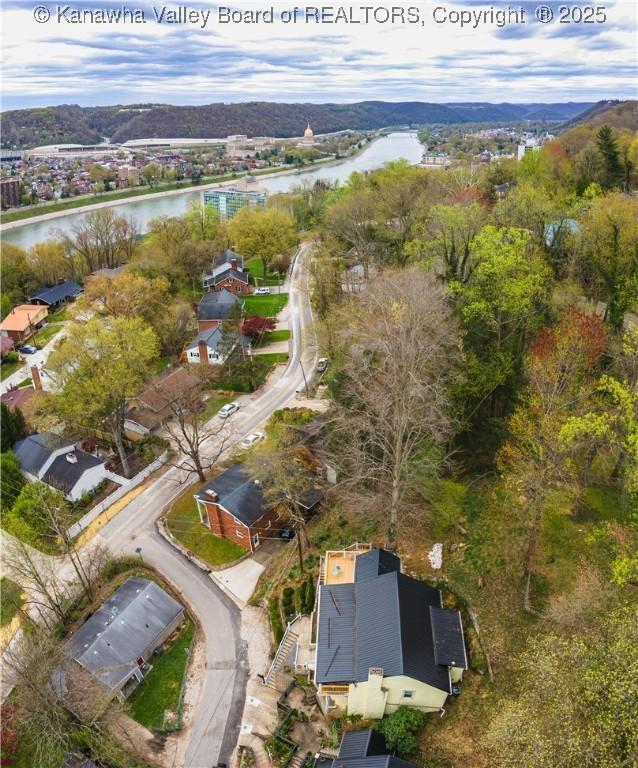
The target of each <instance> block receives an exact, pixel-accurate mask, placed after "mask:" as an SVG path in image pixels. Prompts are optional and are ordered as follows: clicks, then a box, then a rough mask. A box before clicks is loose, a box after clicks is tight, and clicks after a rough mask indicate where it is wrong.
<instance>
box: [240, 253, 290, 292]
mask: <svg viewBox="0 0 638 768" xmlns="http://www.w3.org/2000/svg"><path fill="white" fill-rule="evenodd" d="M246 269H247V270H248V271H249V272H250V276H251V277H252V278H253V280H254V282H255V283H256V284H257V285H270V286H273V285H274V286H277V285H279V284H280V282H282V280H281V279H280V277H279V275H278V274H277V273H276V272H269V273H268V274H267V275H266V279H265V280H264V265H263V262H262V260H261V259H260V258H259V257H258V256H256V257H255V258H254V259H248V261H247V262H246Z"/></svg>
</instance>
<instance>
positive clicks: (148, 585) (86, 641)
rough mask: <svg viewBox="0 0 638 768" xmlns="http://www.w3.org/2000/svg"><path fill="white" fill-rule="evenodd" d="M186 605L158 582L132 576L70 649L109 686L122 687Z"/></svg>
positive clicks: (92, 619) (75, 638)
mask: <svg viewBox="0 0 638 768" xmlns="http://www.w3.org/2000/svg"><path fill="white" fill-rule="evenodd" d="M183 610H184V609H183V608H182V606H181V605H180V604H179V603H178V602H177V601H176V600H174V599H173V598H172V597H171V596H170V595H169V594H167V593H166V592H165V591H164V590H163V589H162V588H161V587H159V586H158V585H157V584H155V582H153V581H149V580H148V579H142V578H133V579H129V580H128V581H126V582H125V583H124V584H122V586H121V587H120V588H119V589H118V590H117V591H116V592H114V593H113V595H111V597H110V598H109V599H108V600H106V601H105V602H104V603H102V605H101V606H100V607H99V608H98V609H97V611H95V613H94V614H93V615H92V616H91V617H90V618H89V619H88V620H87V621H85V622H84V624H83V625H82V626H81V627H80V628H79V629H78V631H77V632H76V633H75V635H74V636H73V637H72V638H71V640H70V641H69V643H68V645H67V647H66V653H67V655H68V656H70V657H71V658H73V659H75V660H76V661H77V662H78V663H79V664H81V665H82V666H83V667H84V668H85V669H87V670H88V671H89V672H91V673H92V674H93V675H95V677H97V678H98V679H99V680H100V681H101V682H102V683H104V684H105V685H106V686H107V687H108V688H110V689H111V690H114V689H118V688H119V687H120V686H121V685H122V684H123V683H124V682H125V681H126V680H127V679H128V677H129V676H130V674H131V672H132V671H133V670H134V669H135V668H136V667H137V659H138V658H140V657H141V656H142V654H143V653H144V651H145V650H146V649H147V648H148V647H149V646H150V645H152V643H153V642H154V641H155V640H156V638H158V637H159V636H160V635H161V634H162V632H164V631H165V630H166V629H167V627H168V626H169V625H170V624H171V623H172V622H173V621H174V620H175V619H176V618H177V616H179V614H180V613H182V611H183Z"/></svg>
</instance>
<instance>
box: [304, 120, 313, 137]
mask: <svg viewBox="0 0 638 768" xmlns="http://www.w3.org/2000/svg"><path fill="white" fill-rule="evenodd" d="M303 135H304V137H305V138H306V139H311V138H312V137H313V136H314V135H315V134H314V132H313V130H312V128H311V127H310V123H308V125H307V126H306V130H305V131H304V132H303Z"/></svg>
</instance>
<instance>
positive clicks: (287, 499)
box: [248, 447, 314, 573]
mask: <svg viewBox="0 0 638 768" xmlns="http://www.w3.org/2000/svg"><path fill="white" fill-rule="evenodd" d="M248 468H249V471H250V474H251V475H252V476H253V477H254V478H255V479H256V480H258V481H259V482H260V483H261V485H262V487H263V492H264V498H265V499H266V501H267V502H268V503H269V504H271V505H273V506H274V505H278V506H280V507H281V508H282V511H283V512H284V513H285V516H286V518H287V519H288V521H289V522H290V524H291V526H292V527H293V528H294V529H295V530H296V532H297V551H298V554H299V568H300V570H301V572H302V573H303V572H304V564H303V548H304V546H305V547H306V549H307V548H308V533H307V531H306V522H307V521H306V512H305V508H304V504H303V499H304V495H305V494H306V493H307V492H308V491H309V490H312V487H313V484H314V477H313V469H314V466H313V461H312V458H311V457H310V455H309V454H308V453H307V452H306V451H304V449H303V448H300V447H298V448H291V449H288V450H279V451H274V452H273V451H271V450H266V449H262V450H260V451H257V452H256V453H255V454H254V455H253V456H252V457H251V459H250V460H249V462H248ZM302 538H303V541H302Z"/></svg>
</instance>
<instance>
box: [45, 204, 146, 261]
mask: <svg viewBox="0 0 638 768" xmlns="http://www.w3.org/2000/svg"><path fill="white" fill-rule="evenodd" d="M58 235H59V237H60V239H61V242H62V244H63V246H65V248H66V250H67V251H68V252H69V254H71V256H74V257H76V256H77V257H80V258H81V259H82V261H83V262H84V274H87V273H90V272H94V271H95V270H96V269H100V268H102V267H108V268H112V267H117V266H118V265H120V264H122V263H124V262H125V261H128V260H130V258H131V257H132V255H133V252H134V250H135V247H136V243H137V235H138V230H137V228H136V227H135V224H134V223H133V222H132V221H131V220H129V219H126V218H124V217H123V216H118V215H117V214H116V213H115V211H114V210H113V209H112V208H103V209H100V210H98V211H93V212H92V213H89V214H87V216H86V219H85V220H84V223H82V224H77V225H76V226H75V227H73V228H72V230H71V231H70V232H63V231H61V230H59V231H58Z"/></svg>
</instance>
